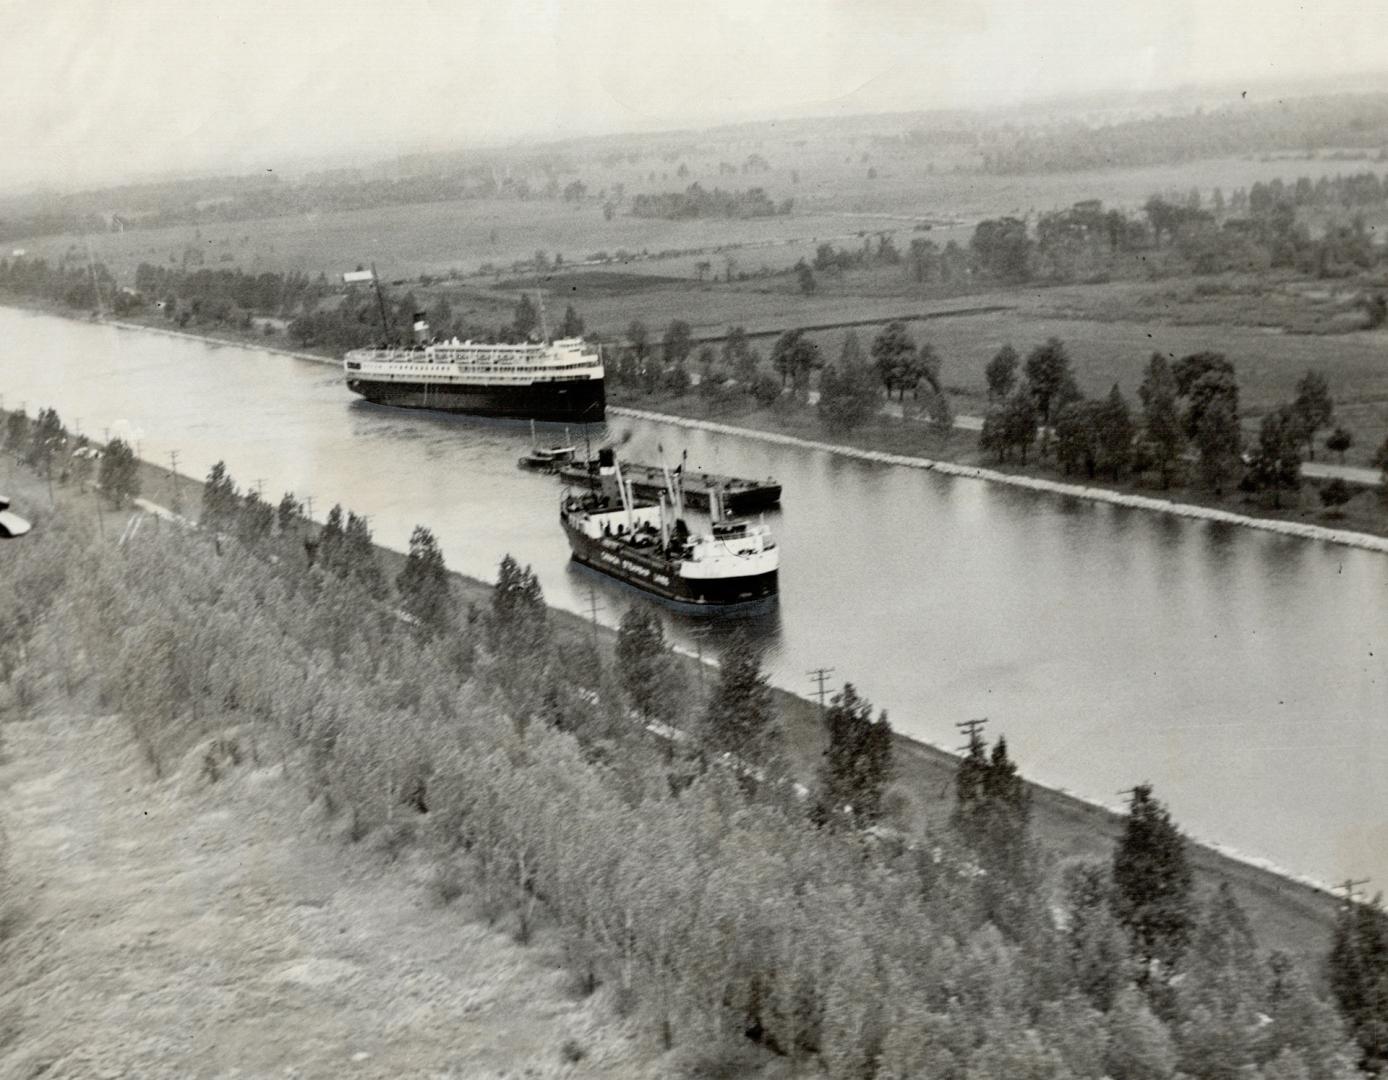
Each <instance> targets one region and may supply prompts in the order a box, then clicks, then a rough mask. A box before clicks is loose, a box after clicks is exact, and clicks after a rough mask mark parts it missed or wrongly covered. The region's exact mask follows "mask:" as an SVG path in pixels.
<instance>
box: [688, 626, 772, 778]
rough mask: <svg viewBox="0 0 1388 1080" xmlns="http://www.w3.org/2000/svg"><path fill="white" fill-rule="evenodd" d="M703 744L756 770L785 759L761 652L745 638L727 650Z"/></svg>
mask: <svg viewBox="0 0 1388 1080" xmlns="http://www.w3.org/2000/svg"><path fill="white" fill-rule="evenodd" d="M700 742H701V746H702V749H703V750H704V751H705V752H706V753H709V754H730V755H732V756H733V757H734V758H735V759H737V760H738V761H740V762H742V763H744V764H746V765H748V766H751V767H753V768H766V767H768V766H770V765H772V764H773V763H774V762H775V761H776V760H777V759H778V758H779V756H780V743H781V732H780V728H779V726H778V725H777V721H776V707H775V704H774V701H773V698H772V694H771V685H770V684H769V683H768V682H767V679H766V675H765V673H764V672H763V671H762V668H761V654H760V653H759V652H758V650H757V649H756V648H755V646H754V645H753V644H752V642H750V641H748V640H747V639H746V638H744V637H742V636H741V635H738V636H736V637H735V638H734V639H733V640H732V641H730V642H729V644H728V646H727V648H726V649H725V650H724V652H723V657H722V662H721V666H720V668H719V671H718V684H717V686H715V687H714V689H713V693H712V695H711V696H710V697H709V701H708V706H707V708H706V710H705V712H704V723H703V728H702V731H701V732H700Z"/></svg>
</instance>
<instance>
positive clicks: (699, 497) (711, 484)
mask: <svg viewBox="0 0 1388 1080" xmlns="http://www.w3.org/2000/svg"><path fill="white" fill-rule="evenodd" d="M598 469H599V465H598V462H596V461H568V462H561V463H559V464H558V465H557V467H556V469H555V471H557V472H558V473H559V476H560V477H561V478H562V479H564V480H566V481H568V482H569V483H571V484H580V483H587V482H588V481H589V480H590V479H591V478H592V477H594V476H595V475H596V474H597V472H598ZM675 471H676V473H677V474H678V476H679V479H680V481H681V483H682V486H683V490H684V505H685V506H687V507H688V508H690V509H691V510H701V511H704V512H706V513H707V512H708V511H709V510H710V508H711V507H712V505H713V503H714V500H715V499H716V500H717V501H718V502H719V504H720V506H721V507H722V511H723V513H725V514H731V515H742V514H759V513H761V512H762V511H764V510H770V509H771V508H772V507H774V506H775V505H776V504H777V503H779V502H780V501H781V485H780V482H779V481H777V480H775V479H774V478H772V477H770V476H768V477H767V478H766V479H765V480H744V479H742V478H740V477H736V476H720V475H719V474H717V473H709V472H701V471H699V470H697V469H695V470H690V469H689V468H688V467H687V465H686V463H685V462H681V463H680V464H679V465H678V466H676V469H675ZM622 477H623V479H624V480H625V481H626V483H627V484H628V485H630V487H631V491H632V494H633V495H635V496H636V497H637V498H640V499H652V500H654V499H659V498H660V495H661V493H662V492H663V491H664V490H665V470H664V468H663V467H662V466H659V465H637V464H633V463H631V462H626V461H624V462H622Z"/></svg>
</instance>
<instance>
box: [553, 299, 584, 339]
mask: <svg viewBox="0 0 1388 1080" xmlns="http://www.w3.org/2000/svg"><path fill="white" fill-rule="evenodd" d="M559 336H560V337H561V338H570V337H582V336H583V318H582V316H580V315H579V313H578V312H577V311H575V310H574V306H573V305H572V304H570V305H569V306H568V307H566V308H565V309H564V321H563V322H561V323H560V324H559Z"/></svg>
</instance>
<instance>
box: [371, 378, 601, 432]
mask: <svg viewBox="0 0 1388 1080" xmlns="http://www.w3.org/2000/svg"><path fill="white" fill-rule="evenodd" d="M347 389H349V390H351V391H352V392H353V393H354V394H360V395H361V396H362V397H364V398H366V400H367V401H374V402H375V403H376V404H378V405H394V406H396V407H397V408H401V409H434V410H436V411H438V412H453V413H467V414H468V415H470V416H496V417H506V418H512V419H518V420H554V421H561V422H562V421H570V422H574V423H589V424H593V423H599V422H601V421H602V420H603V418H604V417H605V415H606V406H607V398H606V394H605V392H604V389H603V380H602V379H565V380H556V381H554V382H536V383H530V384H528V385H523V386H460V385H456V384H455V385H448V384H442V383H423V382H387V381H383V380H372V379H361V378H348V380H347Z"/></svg>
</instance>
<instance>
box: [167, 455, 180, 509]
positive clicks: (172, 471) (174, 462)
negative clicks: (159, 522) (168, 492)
mask: <svg viewBox="0 0 1388 1080" xmlns="http://www.w3.org/2000/svg"><path fill="white" fill-rule="evenodd" d="M169 475H170V476H171V477H172V478H173V505H172V506H171V507H170V509H172V510H173V512H174V513H175V514H177V513H181V508H180V507H179V505H178V451H177V450H170V451H169Z"/></svg>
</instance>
